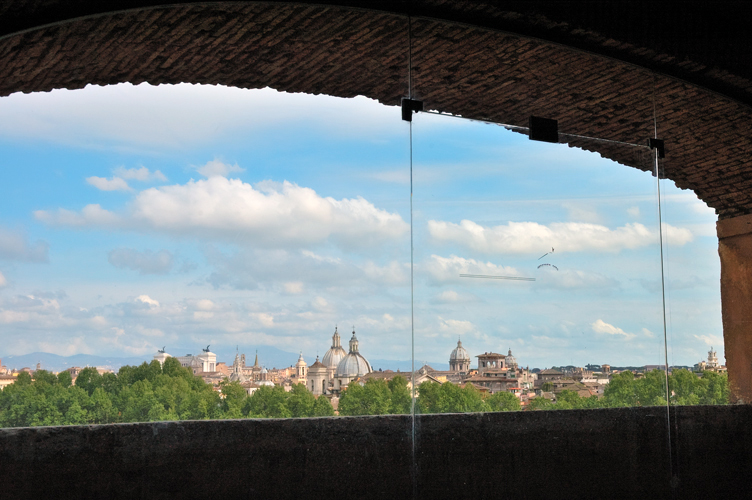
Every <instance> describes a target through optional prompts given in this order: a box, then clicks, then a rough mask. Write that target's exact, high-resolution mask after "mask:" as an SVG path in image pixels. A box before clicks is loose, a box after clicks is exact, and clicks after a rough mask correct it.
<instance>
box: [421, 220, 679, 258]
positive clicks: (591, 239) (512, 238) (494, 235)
mask: <svg viewBox="0 0 752 500" xmlns="http://www.w3.org/2000/svg"><path fill="white" fill-rule="evenodd" d="M428 230H429V233H430V234H431V237H432V238H433V239H434V240H436V241H439V242H451V243H457V244H460V245H463V246H465V247H468V248H470V249H473V250H476V251H479V252H484V253H506V254H510V253H513V254H536V253H538V252H541V251H546V249H548V248H551V247H554V248H555V249H556V251H557V252H581V251H610V252H616V251H619V250H622V249H624V248H629V249H633V248H639V247H643V246H647V245H652V244H657V242H658V235H657V233H656V232H655V231H651V230H649V229H648V228H646V227H645V226H643V225H642V224H638V223H630V224H626V225H624V226H622V227H619V228H616V229H609V228H607V227H605V226H601V225H597V224H589V223H581V222H554V223H552V224H549V225H548V226H546V225H543V224H538V223H537V222H509V223H507V224H505V225H499V226H494V227H484V226H481V225H479V224H476V223H475V222H473V221H470V220H463V221H461V222H460V223H459V224H455V223H452V222H444V221H435V220H430V221H428ZM664 231H665V232H664V234H665V236H666V242H667V243H669V244H673V245H684V244H686V243H688V242H690V241H692V233H691V232H690V231H689V230H688V229H685V228H676V227H673V226H669V225H668V224H665V225H664Z"/></svg>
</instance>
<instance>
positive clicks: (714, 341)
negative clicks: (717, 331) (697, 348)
mask: <svg viewBox="0 0 752 500" xmlns="http://www.w3.org/2000/svg"><path fill="white" fill-rule="evenodd" d="M693 337H694V338H696V339H697V340H702V341H703V342H705V344H706V345H709V346H714V345H718V346H722V345H723V337H721V336H720V335H693Z"/></svg>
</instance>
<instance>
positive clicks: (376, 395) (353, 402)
mask: <svg viewBox="0 0 752 500" xmlns="http://www.w3.org/2000/svg"><path fill="white" fill-rule="evenodd" d="M391 404H392V397H391V391H389V386H388V385H387V383H386V382H385V381H383V380H376V379H370V380H368V381H366V383H365V384H364V385H360V384H358V383H355V382H353V383H350V384H349V385H348V386H347V390H345V391H343V393H342V396H340V398H339V408H338V410H339V414H340V415H386V414H387V413H389V408H390V407H391Z"/></svg>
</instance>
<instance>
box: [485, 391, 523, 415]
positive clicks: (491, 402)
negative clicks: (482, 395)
mask: <svg viewBox="0 0 752 500" xmlns="http://www.w3.org/2000/svg"><path fill="white" fill-rule="evenodd" d="M486 405H487V408H488V410H487V411H517V410H519V409H520V408H521V407H522V406H521V405H520V400H519V398H518V397H517V396H515V395H514V394H512V393H511V392H497V393H496V394H492V395H490V396H488V397H487V398H486Z"/></svg>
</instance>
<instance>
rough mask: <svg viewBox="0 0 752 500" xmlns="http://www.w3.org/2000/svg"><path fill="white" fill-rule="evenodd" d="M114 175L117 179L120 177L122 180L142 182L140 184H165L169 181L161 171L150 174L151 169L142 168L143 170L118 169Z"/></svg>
mask: <svg viewBox="0 0 752 500" xmlns="http://www.w3.org/2000/svg"><path fill="white" fill-rule="evenodd" d="M114 173H115V175H116V176H117V177H120V178H121V179H129V180H131V179H132V180H135V181H140V182H148V181H162V182H164V181H166V180H167V177H166V176H165V175H164V174H163V173H162V172H160V171H159V170H155V171H154V172H150V171H149V169H148V168H146V167H141V168H125V167H117V168H116V169H115V172H114Z"/></svg>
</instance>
